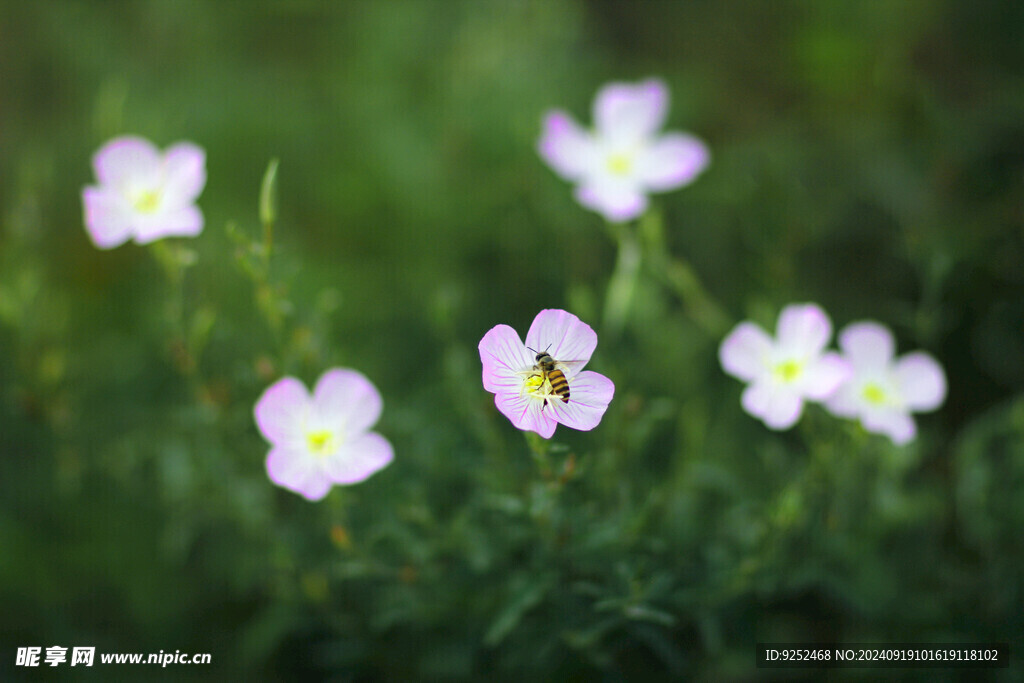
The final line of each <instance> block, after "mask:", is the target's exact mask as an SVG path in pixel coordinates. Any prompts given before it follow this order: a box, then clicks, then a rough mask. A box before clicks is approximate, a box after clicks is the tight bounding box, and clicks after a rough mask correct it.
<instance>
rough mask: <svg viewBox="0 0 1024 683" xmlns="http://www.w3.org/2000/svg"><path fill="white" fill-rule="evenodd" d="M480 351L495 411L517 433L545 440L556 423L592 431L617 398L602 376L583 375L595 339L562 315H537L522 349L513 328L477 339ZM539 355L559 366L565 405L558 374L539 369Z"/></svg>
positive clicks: (495, 330)
mask: <svg viewBox="0 0 1024 683" xmlns="http://www.w3.org/2000/svg"><path fill="white" fill-rule="evenodd" d="M527 347H529V348H527ZM479 348H480V361H481V362H482V363H483V382H484V389H486V390H487V391H490V392H491V393H493V394H494V404H495V405H496V406H497V407H498V410H499V411H501V413H502V414H503V415H504V416H505V417H507V418H508V419H509V420H511V421H512V424H513V425H515V426H516V428H518V429H522V430H529V431H533V432H537V433H538V434H540V435H541V436H543V437H544V438H545V439H550V438H551V435H552V434H554V433H555V427H556V426H557V423H559V422H561V423H562V424H564V425H565V426H566V427H572V428H573V429H580V430H583V431H589V430H591V429H593V428H594V427H596V426H597V425H598V423H599V422H601V417H602V416H603V415H604V411H605V410H607V409H608V404H609V403H610V402H611V400H612V395H613V394H614V393H615V385H614V384H612V381H611V380H610V379H608V378H607V377H605V376H604V375H600V374H598V373H596V372H591V371H589V370H587V371H584V372H581V370H582V368H583V366H584V365H586V364H587V361H589V360H590V356H591V355H592V354H593V353H594V349H595V348H597V334H596V333H595V332H594V330H592V329H591V328H590V325H587V324H586V323H584V322H581V321H580V319H579V318H577V317H576V316H574V315H573V314H572V313H568V312H566V311H560V310H554V309H549V310H544V311H541V312H540V313H538V314H537V317H536V318H534V319H533V324H532V325H530V331H529V332H527V333H526V344H525V345H524V344H523V342H522V341H521V340H520V339H519V334H518V333H517V332H516V331H515V330H513V329H512V328H511V327H509V326H508V325H497V326H496V327H492V328H491V329H490V330H489V331H488V332H487V334H485V335H484V338H483V339H481V340H480V347H479ZM531 349H536V351H533V350H531ZM539 353H547V354H549V355H550V356H551V358H552V359H554V360H555V361H558V363H557V365H556V367H557V369H558V370H559V371H561V372H562V373H563V374H564V376H565V379H566V380H567V381H568V392H569V393H568V399H569V400H568V401H564V400H563V398H564V396H565V394H564V393H562V394H560V393H558V392H557V391H556V388H557V387H558V386H560V385H561V382H560V381H559V379H558V377H557V375H556V376H551V375H550V373H548V372H545V371H544V370H542V369H541V367H540V366H539V365H538V359H537V354H539ZM553 380H554V382H553ZM553 384H554V386H553Z"/></svg>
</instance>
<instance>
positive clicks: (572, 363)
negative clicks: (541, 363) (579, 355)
mask: <svg viewBox="0 0 1024 683" xmlns="http://www.w3.org/2000/svg"><path fill="white" fill-rule="evenodd" d="M586 364H587V361H585V360H556V361H555V367H556V368H558V369H559V370H561V371H562V372H565V371H567V370H568V371H569V372H572V373H576V372H579V370H580V368H582V367H583V366H584V365H586Z"/></svg>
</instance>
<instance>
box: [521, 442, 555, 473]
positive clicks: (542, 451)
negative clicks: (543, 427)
mask: <svg viewBox="0 0 1024 683" xmlns="http://www.w3.org/2000/svg"><path fill="white" fill-rule="evenodd" d="M523 436H525V437H526V444H527V445H528V446H529V447H530V455H531V456H532V457H533V461H534V462H535V463H537V467H538V468H539V469H540V473H541V476H543V477H544V478H545V479H550V478H551V473H552V470H551V458H550V457H549V456H548V449H549V448H550V447H551V442H550V441H548V440H547V439H545V438H544V437H543V436H541V435H540V434H538V433H537V432H531V431H524V432H523Z"/></svg>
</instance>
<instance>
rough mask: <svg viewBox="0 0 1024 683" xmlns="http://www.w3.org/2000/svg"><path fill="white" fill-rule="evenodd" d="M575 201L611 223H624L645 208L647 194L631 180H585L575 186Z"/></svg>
mask: <svg viewBox="0 0 1024 683" xmlns="http://www.w3.org/2000/svg"><path fill="white" fill-rule="evenodd" d="M575 196H576V201H578V202H579V203H580V204H581V205H583V206H584V207H586V208H588V209H590V210H592V211H596V212H598V213H599V214H601V215H602V216H604V217H605V219H607V220H608V221H611V222H612V223H625V222H626V221H631V220H633V219H634V218H637V217H638V216H640V215H642V214H643V212H644V211H646V210H647V195H645V194H644V193H643V192H641V191H640V189H639V188H638V187H636V184H635V183H632V182H608V181H605V180H601V179H591V180H588V181H585V182H584V183H583V184H582V185H580V186H578V187H577V188H576V192H575Z"/></svg>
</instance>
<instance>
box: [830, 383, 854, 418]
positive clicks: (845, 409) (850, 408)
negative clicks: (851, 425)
mask: <svg viewBox="0 0 1024 683" xmlns="http://www.w3.org/2000/svg"><path fill="white" fill-rule="evenodd" d="M861 404H862V401H861V400H860V399H859V398H858V394H857V389H856V387H855V385H854V383H853V382H850V381H847V382H846V383H845V384H843V385H841V386H840V387H839V390H838V391H836V393H834V394H832V396H830V397H829V398H828V399H827V401H826V402H825V408H827V409H828V411H829V412H830V413H832V414H833V415H835V416H836V417H845V418H855V417H857V416H859V415H860V411H861Z"/></svg>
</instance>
